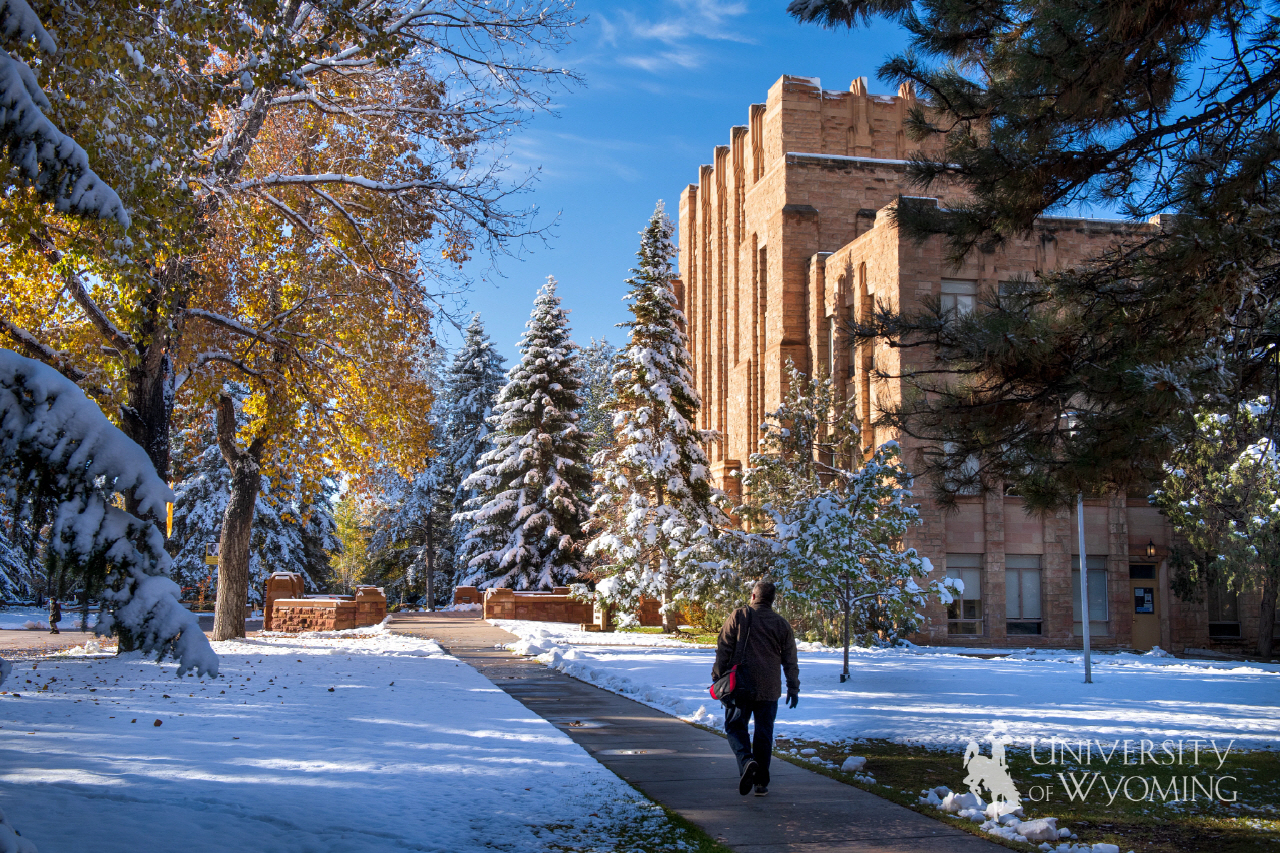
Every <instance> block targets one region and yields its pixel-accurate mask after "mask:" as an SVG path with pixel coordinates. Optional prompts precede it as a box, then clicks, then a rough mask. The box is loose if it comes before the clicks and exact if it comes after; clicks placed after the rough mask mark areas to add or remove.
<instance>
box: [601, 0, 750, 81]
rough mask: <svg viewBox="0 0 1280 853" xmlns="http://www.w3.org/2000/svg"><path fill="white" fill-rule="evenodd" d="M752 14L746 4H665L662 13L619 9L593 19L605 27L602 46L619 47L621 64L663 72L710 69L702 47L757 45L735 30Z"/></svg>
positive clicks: (667, 0)
mask: <svg viewBox="0 0 1280 853" xmlns="http://www.w3.org/2000/svg"><path fill="white" fill-rule="evenodd" d="M747 11H748V10H747V5H746V3H745V2H742V0H662V2H661V3H660V4H656V8H655V6H654V5H645V6H643V7H640V8H638V9H637V8H630V9H629V8H618V9H617V10H616V13H614V14H610V15H605V14H603V13H596V14H594V15H593V16H592V19H593V20H594V21H595V23H596V24H598V25H599V27H600V45H601V46H602V47H605V46H607V47H609V48H613V56H614V61H615V62H617V63H618V64H619V65H622V66H626V67H630V68H639V69H641V70H643V71H647V72H650V73H659V72H662V71H664V70H670V69H672V68H679V69H686V70H687V69H693V68H700V67H702V66H704V65H706V64H707V63H708V62H709V56H708V54H707V51H705V50H702V49H699V47H698V46H699V44H706V43H707V42H721V41H732V42H738V43H744V44H750V43H752V42H753V39H751V38H750V37H749V36H748V35H746V34H745V33H744V32H741V31H740V30H738V29H737V28H736V26H735V25H736V23H737V19H738V18H741V17H742V16H744V15H746V14H747ZM655 43H656V44H655ZM658 45H661V48H659V47H658Z"/></svg>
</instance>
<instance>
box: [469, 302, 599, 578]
mask: <svg viewBox="0 0 1280 853" xmlns="http://www.w3.org/2000/svg"><path fill="white" fill-rule="evenodd" d="M525 328H526V329H527V331H526V332H525V333H524V335H523V337H521V338H520V354H521V359H520V363H519V364H517V365H516V366H514V367H513V368H511V371H510V372H509V373H508V374H507V384H506V386H505V387H504V388H503V389H502V392H501V393H500V394H499V395H498V402H497V405H496V406H495V407H494V412H493V415H492V416H491V417H490V418H489V424H490V425H491V426H492V427H493V430H494V431H493V433H492V434H490V436H489V449H488V450H486V451H485V452H484V454H483V455H482V456H481V457H480V459H479V460H478V462H479V466H480V467H479V469H478V470H477V471H476V472H475V473H474V474H472V475H471V476H470V477H468V478H467V479H466V480H465V481H464V482H463V487H464V488H467V489H474V490H475V491H476V493H477V494H476V497H474V498H472V499H471V500H469V501H468V508H467V509H464V510H463V511H462V512H460V513H458V514H457V515H456V516H455V519H457V520H458V521H459V522H461V523H463V524H467V525H470V528H471V529H470V531H469V533H468V534H467V539H466V541H465V542H464V543H463V547H462V558H463V559H465V560H466V566H467V570H468V573H467V575H466V576H465V577H464V578H463V582H464V583H466V584H471V585H475V586H481V587H511V588H514V589H550V588H552V587H554V586H557V585H559V584H562V583H565V582H567V581H569V580H570V579H572V578H574V577H576V576H577V574H578V570H579V568H580V566H581V564H582V543H581V541H580V540H581V538H582V528H583V525H584V524H585V523H586V520H587V511H588V507H587V502H586V498H585V496H586V495H587V493H588V490H589V489H590V483H591V479H590V474H589V473H588V469H587V459H586V454H587V439H586V436H585V435H584V434H583V433H582V430H581V429H579V427H578V409H579V408H580V407H581V405H582V398H581V396H580V395H579V391H580V390H581V388H582V377H581V373H580V369H579V366H578V357H577V347H576V346H575V345H574V344H573V342H572V341H571V340H569V320H568V317H567V316H566V313H565V311H564V309H562V308H561V307H560V298H559V297H558V296H557V295H556V281H555V279H554V278H551V277H548V278H547V283H546V284H545V285H543V287H542V288H541V289H540V290H539V291H538V296H537V298H536V299H535V300H534V304H533V313H532V315H531V316H530V318H529V322H528V323H527V324H526V326H525Z"/></svg>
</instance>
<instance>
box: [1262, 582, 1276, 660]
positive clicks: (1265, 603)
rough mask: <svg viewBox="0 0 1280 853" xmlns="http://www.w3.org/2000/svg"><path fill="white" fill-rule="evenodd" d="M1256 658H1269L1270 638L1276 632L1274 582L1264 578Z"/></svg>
mask: <svg viewBox="0 0 1280 853" xmlns="http://www.w3.org/2000/svg"><path fill="white" fill-rule="evenodd" d="M1258 615H1259V617H1260V618H1259V619H1258V656H1259V657H1264V658H1269V657H1271V647H1272V645H1273V643H1272V637H1273V636H1274V635H1275V631H1276V627H1275V626H1276V581H1275V578H1271V577H1264V578H1263V581H1262V608H1261V612H1260V613H1259V614H1258Z"/></svg>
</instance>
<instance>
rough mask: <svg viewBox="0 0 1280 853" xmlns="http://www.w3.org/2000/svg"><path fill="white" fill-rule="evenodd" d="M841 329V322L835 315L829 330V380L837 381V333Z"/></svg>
mask: <svg viewBox="0 0 1280 853" xmlns="http://www.w3.org/2000/svg"><path fill="white" fill-rule="evenodd" d="M839 329H840V321H839V320H837V319H836V318H835V316H834V315H833V316H832V317H831V322H830V323H829V324H828V329H827V378H828V379H835V375H836V337H837V335H836V332H838V331H839Z"/></svg>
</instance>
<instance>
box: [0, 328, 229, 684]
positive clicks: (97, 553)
mask: <svg viewBox="0 0 1280 853" xmlns="http://www.w3.org/2000/svg"><path fill="white" fill-rule="evenodd" d="M0 460H2V461H3V463H4V464H3V467H2V468H0V489H3V490H4V492H5V493H6V497H7V498H8V500H9V501H10V502H11V503H12V502H14V501H15V500H16V499H17V496H18V495H19V494H27V495H31V494H38V495H39V496H40V497H41V498H42V499H48V500H50V501H53V502H54V503H55V507H54V509H53V511H52V512H51V514H50V518H49V544H48V548H49V550H50V552H51V553H52V554H53V556H55V557H56V558H57V559H59V560H62V561H65V562H67V563H70V564H73V565H76V566H78V567H79V569H80V570H81V571H82V572H84V573H85V574H86V576H87V575H89V574H91V573H101V577H99V578H97V579H98V580H100V581H101V582H102V583H103V584H104V588H103V590H102V599H103V613H102V615H101V616H100V617H99V619H98V625H97V628H96V630H97V633H99V634H103V635H106V634H111V633H115V634H119V635H121V637H122V638H125V639H126V640H127V641H128V644H130V645H132V646H133V647H134V648H137V649H141V650H144V651H154V652H158V653H159V654H160V655H161V656H164V655H166V654H172V655H173V656H174V657H175V658H177V660H178V661H179V672H180V673H185V672H186V671H187V670H195V671H196V672H198V673H201V674H204V673H209V674H216V673H217V671H218V657H217V655H215V654H214V653H213V649H212V648H211V647H210V646H209V641H208V640H207V639H206V638H205V636H204V634H203V633H202V632H201V631H200V626H199V622H198V621H197V619H196V617H195V615H194V614H192V613H191V612H190V611H188V610H187V609H186V608H184V607H183V606H182V605H181V604H179V603H178V597H179V594H180V590H179V588H178V585H177V584H175V583H174V582H173V581H172V580H170V579H169V577H168V573H169V569H170V566H171V561H170V558H169V555H168V553H167V552H166V551H165V549H164V537H163V536H161V534H160V531H159V530H157V529H156V527H155V525H154V524H151V523H150V522H147V521H143V520H142V519H140V518H138V517H137V516H134V515H132V514H130V513H128V512H125V511H124V510H123V509H120V508H119V507H117V506H115V505H114V499H115V496H116V495H121V496H128V497H131V498H132V499H133V500H134V501H135V503H136V506H137V508H138V511H139V512H140V513H141V514H142V515H144V516H148V515H149V516H151V517H153V518H160V517H163V516H164V513H165V504H166V503H167V502H169V501H171V500H172V499H173V492H172V491H171V490H170V489H169V487H168V486H166V485H165V484H164V482H163V481H162V480H161V479H160V478H159V476H157V474H156V471H155V468H154V466H152V464H151V460H150V459H149V458H148V457H147V455H146V453H145V452H143V450H142V448H141V447H139V446H138V445H137V444H135V443H134V442H132V441H131V440H129V438H128V437H127V436H126V435H125V434H124V433H123V432H121V431H120V430H119V429H117V428H116V427H115V426H114V425H112V424H111V422H110V421H108V420H107V418H106V416H105V415H103V414H102V410H101V409H99V408H98V406H97V404H95V403H94V402H92V401H91V400H90V399H89V398H88V397H86V396H85V395H84V392H83V391H81V390H80V389H79V388H78V387H76V385H75V384H74V383H73V382H71V381H70V380H69V379H67V378H66V377H65V376H63V375H62V374H60V373H58V372H57V371H56V370H54V369H53V368H51V367H48V366H47V365H44V364H41V363H40V362H38V361H32V360H31V359H28V358H23V357H22V356H20V355H18V354H17V353H14V352H12V351H10V350H0Z"/></svg>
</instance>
